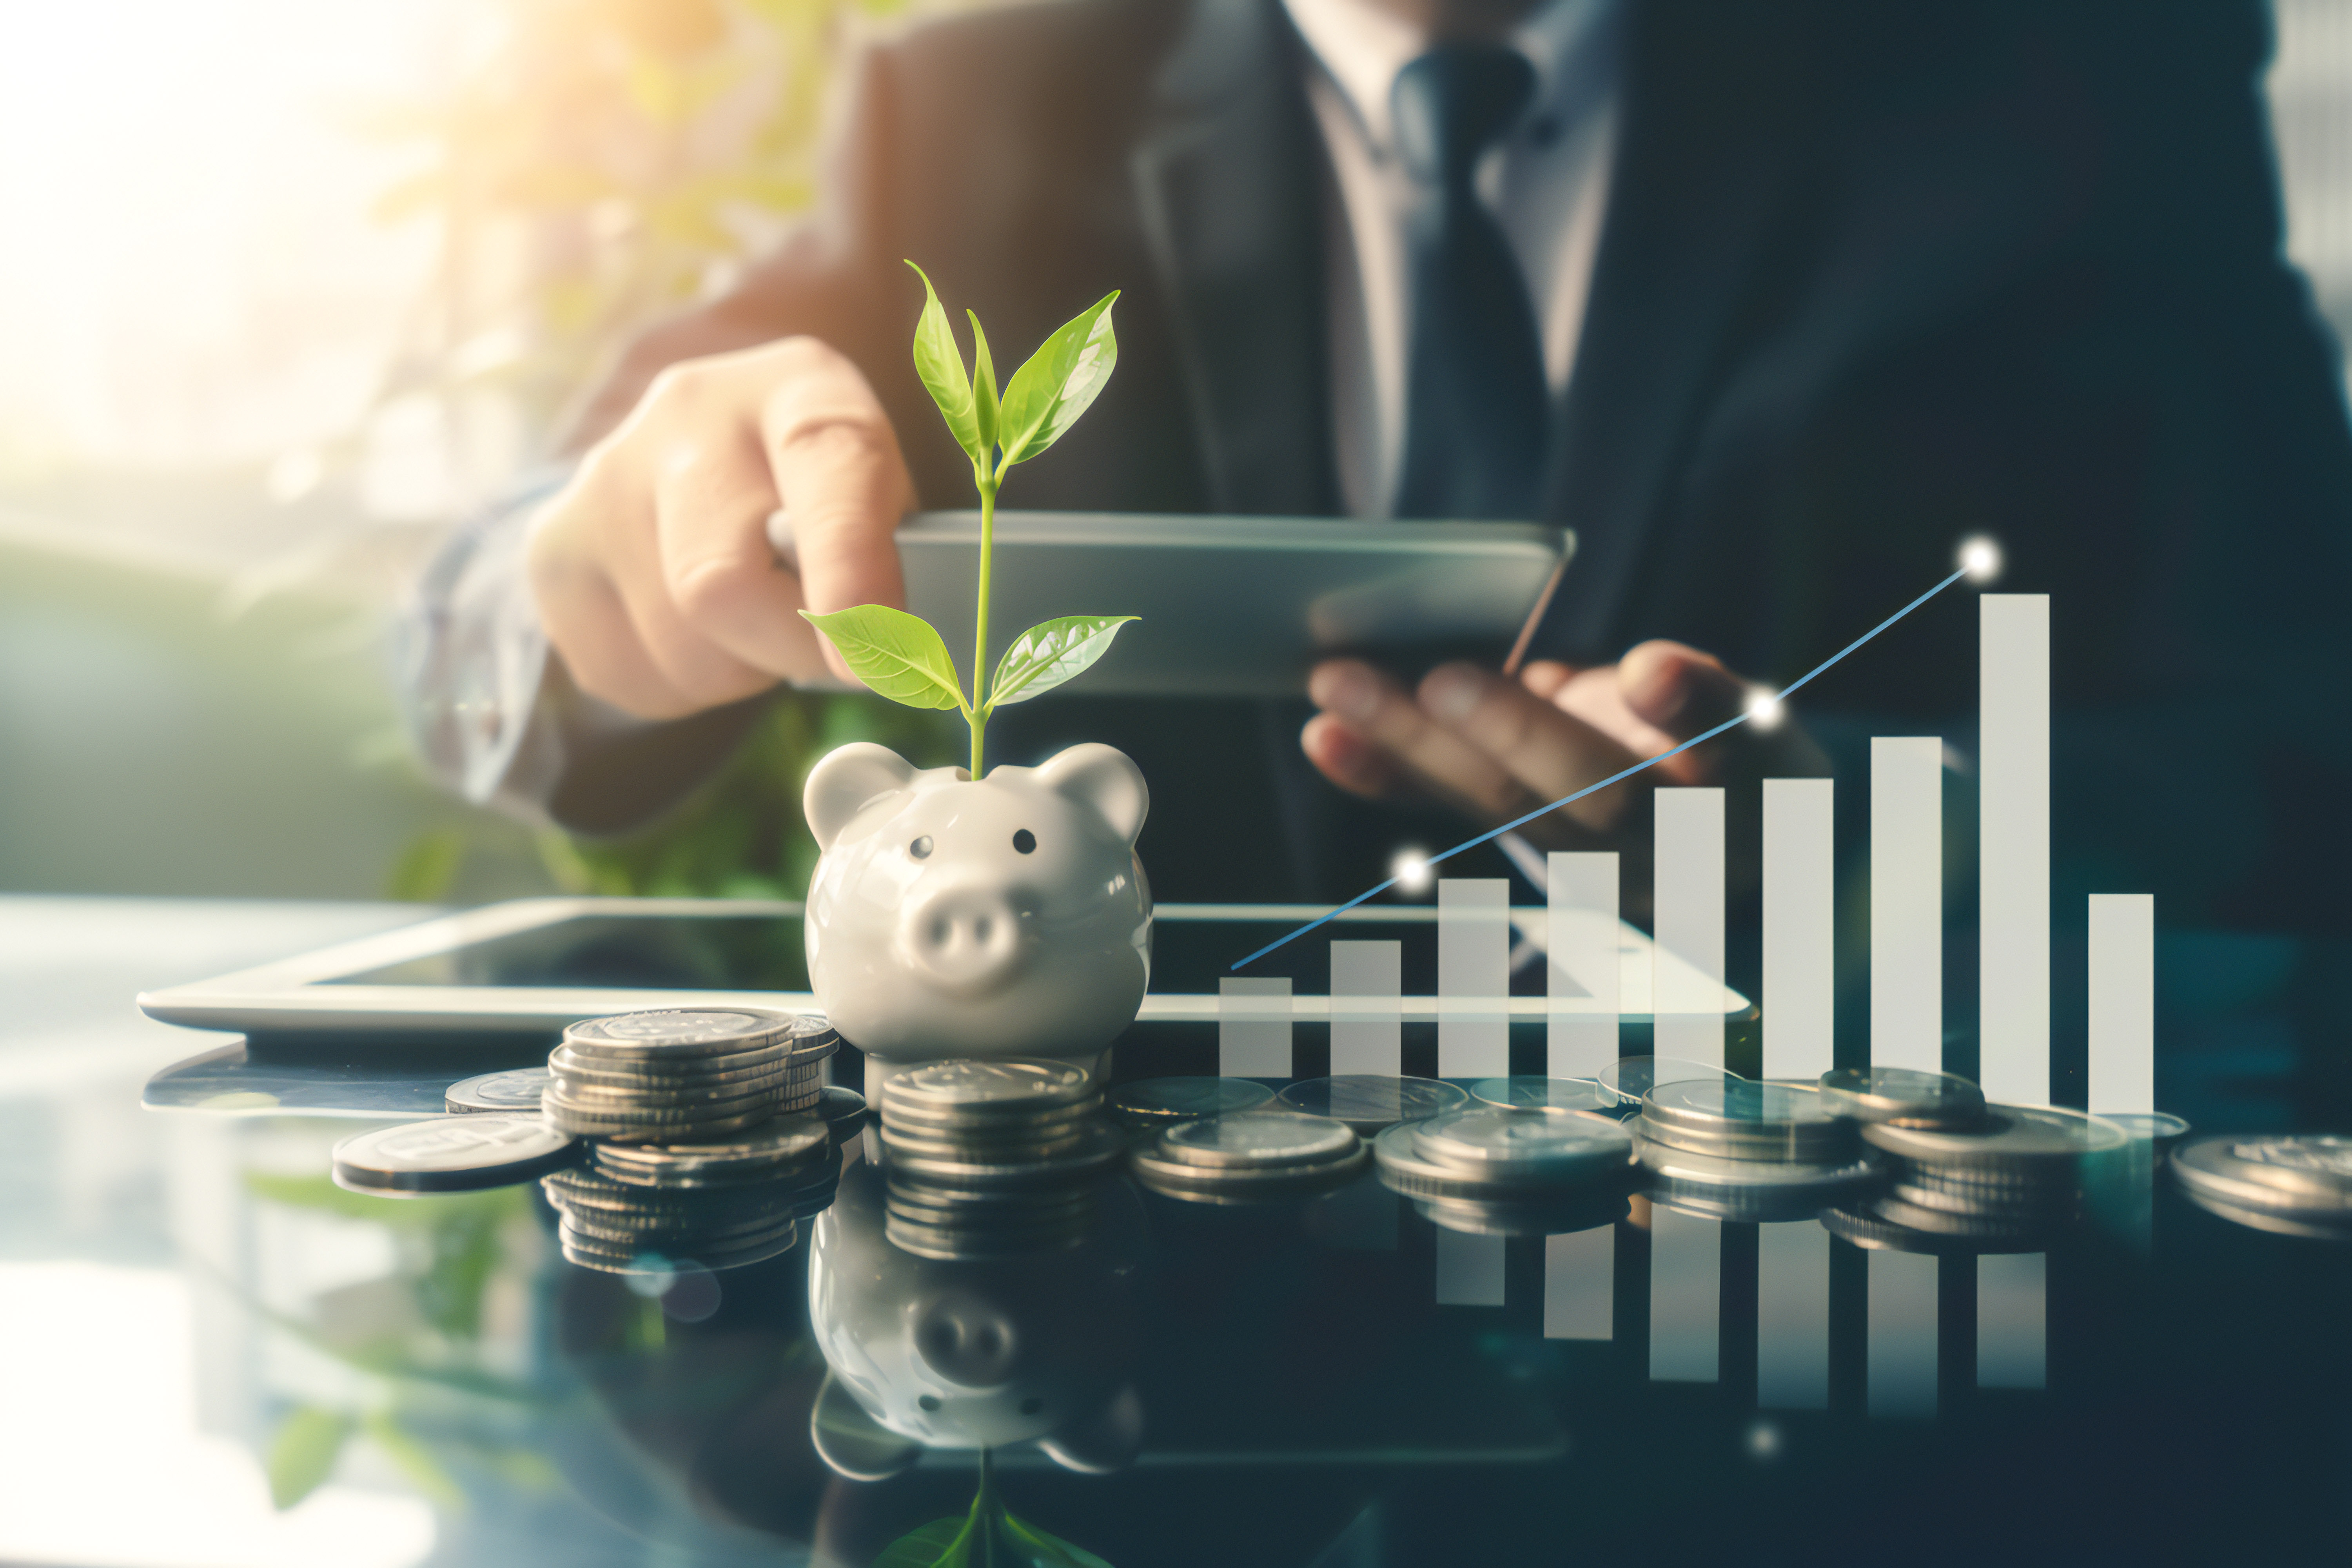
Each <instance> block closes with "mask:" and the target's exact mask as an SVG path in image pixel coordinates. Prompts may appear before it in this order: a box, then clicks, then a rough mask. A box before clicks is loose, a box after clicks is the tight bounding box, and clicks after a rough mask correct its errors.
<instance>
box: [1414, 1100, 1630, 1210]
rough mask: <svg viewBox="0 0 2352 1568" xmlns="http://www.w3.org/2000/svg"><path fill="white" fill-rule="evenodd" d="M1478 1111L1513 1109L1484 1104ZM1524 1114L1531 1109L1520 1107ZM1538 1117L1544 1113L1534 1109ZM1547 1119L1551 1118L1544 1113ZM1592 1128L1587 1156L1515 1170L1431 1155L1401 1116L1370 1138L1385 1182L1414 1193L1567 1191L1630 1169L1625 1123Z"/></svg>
mask: <svg viewBox="0 0 2352 1568" xmlns="http://www.w3.org/2000/svg"><path fill="white" fill-rule="evenodd" d="M1471 1114H1473V1115H1475V1116H1489V1115H1503V1116H1508V1115H1510V1114H1512V1113H1511V1112H1508V1111H1500V1110H1481V1111H1475V1112H1472V1113H1471ZM1519 1114H1521V1115H1527V1114H1528V1113H1526V1112H1521V1113H1519ZM1535 1114H1536V1115H1537V1116H1538V1118H1540V1114H1541V1113H1539V1112H1538V1113H1535ZM1544 1120H1549V1119H1544ZM1584 1126H1585V1127H1586V1128H1587V1129H1589V1130H1590V1131H1591V1151H1590V1154H1589V1156H1588V1157H1586V1158H1584V1159H1581V1160H1579V1161H1578V1162H1576V1163H1573V1164H1568V1165H1563V1166H1560V1167H1558V1168H1555V1169H1554V1170H1551V1171H1528V1170H1514V1169H1512V1168H1510V1167H1508V1166H1502V1165H1496V1164H1492V1163H1490V1164H1486V1165H1465V1164H1455V1163H1451V1162H1441V1161H1437V1160H1433V1159H1431V1158H1430V1157H1429V1156H1428V1155H1426V1154H1424V1153H1423V1152H1422V1150H1421V1147H1420V1139H1419V1137H1418V1136H1417V1133H1418V1131H1419V1129H1418V1128H1416V1127H1415V1126H1414V1124H1412V1123H1411V1122H1401V1123H1399V1124H1398V1125H1396V1126H1394V1127H1391V1128H1388V1129H1386V1130H1385V1131H1381V1132H1380V1133H1379V1134H1377V1135H1376V1136H1375V1137H1374V1138H1373V1139H1372V1157H1373V1159H1375V1160H1376V1161H1378V1162H1379V1163H1380V1171H1381V1182H1382V1183H1383V1184H1386V1185H1388V1186H1390V1187H1391V1188H1393V1189H1395V1190H1396V1191H1398V1192H1400V1193H1402V1194H1405V1195H1407V1196H1408V1197H1415V1198H1474V1199H1475V1198H1503V1197H1511V1196H1526V1195H1528V1194H1534V1193H1538V1192H1541V1193H1546V1194H1565V1193H1569V1192H1571V1191H1575V1190H1577V1189H1579V1188H1598V1187H1606V1186H1607V1185H1609V1184H1612V1183H1623V1182H1624V1181H1626V1180H1627V1179H1628V1178H1629V1177H1630V1176H1631V1174H1632V1170H1633V1166H1632V1158H1633V1139H1632V1138H1631V1137H1630V1136H1628V1135H1627V1133H1626V1132H1625V1131H1624V1129H1622V1128H1621V1127H1614V1126H1611V1125H1610V1124H1608V1123H1606V1122H1602V1121H1591V1122H1587V1123H1585V1124H1584Z"/></svg>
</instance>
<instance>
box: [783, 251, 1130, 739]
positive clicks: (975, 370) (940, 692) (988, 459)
mask: <svg viewBox="0 0 2352 1568" xmlns="http://www.w3.org/2000/svg"><path fill="white" fill-rule="evenodd" d="M907 265H908V266H909V267H914V268H915V276H916V277H918V278H920V279H922V280H923V300H924V303H923V315H922V320H920V321H918V322H917V323H916V324H915V371H916V374H919V375H920V376H921V377H922V379H923V385H924V386H925V387H927V388H928V389H929V392H930V395H931V400H932V401H933V402H935V403H937V404H938V405H940V415H941V416H944V417H945V418H946V420H947V424H948V431H949V433H950V435H952V436H953V437H955V438H956V444H957V445H958V446H961V447H962V448H963V449H964V452H965V455H967V456H968V457H970V458H971V479H972V483H973V485H974V486H975V487H977V488H978V489H979V491H980V605H979V615H978V616H977V619H978V623H979V625H978V629H977V630H976V631H975V633H974V634H973V637H972V648H971V691H970V693H969V694H967V693H966V692H965V690H964V689H963V685H962V681H961V678H960V677H959V676H958V675H957V674H956V668H955V661H954V660H953V659H952V658H950V657H949V656H948V645H947V642H946V640H945V639H944V638H942V637H940V634H939V630H938V628H936V627H935V626H932V625H931V624H930V623H929V621H926V620H924V619H923V618H922V617H921V616H910V615H908V613H907V612H906V611H904V610H894V609H891V608H890V607H889V606H888V605H851V606H850V607H849V608H848V609H845V610H835V611H832V612H830V613H829V614H825V615H811V614H810V613H809V612H808V611H806V610H803V611H802V612H801V614H802V615H803V616H807V618H808V619H809V621H810V622H811V623H812V624H814V626H816V628H817V630H819V631H821V632H823V633H824V635H825V637H827V638H828V639H829V640H830V641H831V642H832V644H833V646H834V647H836V648H838V649H839V650H840V651H841V657H842V660H843V662H845V663H846V664H847V665H848V666H849V668H850V672H851V673H852V674H854V675H856V677H857V679H860V680H862V681H864V682H865V683H866V685H867V686H869V687H872V688H873V689H875V690H876V691H877V692H878V693H880V694H881V695H882V696H884V697H887V698H888V699H890V700H892V701H893V702H903V703H905V704H906V705H907V706H908V707H909V708H953V709H956V710H960V711H961V713H962V714H963V716H964V721H966V722H967V723H969V724H970V725H971V776H972V777H973V778H975V779H977V778H979V777H980V776H981V772H982V768H981V763H982V737H983V736H984V735H985V733H986V731H987V729H988V716H989V714H991V713H992V712H994V711H995V710H997V709H999V708H1002V707H1004V706H1005V705H1006V704H1008V703H1013V702H1026V701H1028V700H1030V699H1031V698H1033V697H1038V696H1042V695H1044V694H1045V692H1048V691H1051V690H1052V689H1054V688H1055V687H1056V686H1059V685H1061V684H1062V683H1063V682H1064V681H1066V680H1067V679H1070V678H1071V677H1072V676H1074V675H1076V674H1078V673H1079V672H1080V671H1082V670H1084V669H1085V668H1087V666H1088V665H1091V664H1092V663H1094V662H1095V660H1097V659H1098V658H1102V656H1103V655H1104V654H1106V653H1108V651H1109V650H1110V644H1111V639H1112V638H1113V637H1117V636H1118V628H1119V627H1120V626H1124V625H1126V624H1127V623H1128V622H1129V621H1131V620H1134V619H1136V618H1137V617H1135V616H1057V617H1055V619H1053V620H1050V621H1047V622H1045V623H1044V624H1043V625H1041V626H1031V627H1030V628H1029V629H1028V630H1027V631H1025V632H1023V633H1022V634H1021V635H1020V637H1016V638H1015V639H1013V646H1012V647H1008V648H1006V649H1005V650H1004V657H1003V659H1001V660H999V661H998V663H997V666H996V674H995V676H994V677H993V678H992V679H991V680H990V681H989V683H988V686H987V688H986V689H985V690H983V689H982V687H981V683H980V672H981V671H982V670H983V669H985V668H988V590H989V565H990V561H989V556H990V552H991V549H992V546H993V544H994V542H995V534H996V492H997V489H998V488H999V487H1000V486H1001V485H1003V482H1004V475H1005V471H1006V470H1007V469H1009V468H1012V467H1013V464H1015V463H1025V462H1027V461H1028V460H1029V459H1030V458H1034V457H1035V456H1036V455H1037V454H1038V453H1040V452H1042V451H1044V450H1045V448H1046V447H1050V446H1052V445H1053V444H1054V443H1055V441H1057V440H1059V439H1061V437H1062V435H1063V433H1064V432H1065V431H1066V430H1068V429H1069V427H1070V426H1073V425H1075V424H1076V423H1077V420H1078V416H1079V415H1081V414H1084V413H1085V412H1086V411H1087V405H1089V404H1091V403H1093V402H1094V400H1095V397H1096V395H1097V394H1098V393H1100V392H1101V391H1102V389H1103V385H1104V384H1105V383H1106V382H1108V381H1109V380H1110V372H1111V367H1112V366H1113V365H1114V364H1116V363H1118V339H1117V338H1116V337H1114V336H1112V335H1111V330H1110V307H1111V301H1112V300H1116V299H1118V290H1117V289H1113V290H1111V292H1109V293H1108V294H1106V295H1104V296H1103V297H1102V298H1101V299H1100V300H1097V301H1096V302H1095V303H1094V304H1093V305H1091V306H1089V307H1088V308H1087V310H1083V311H1081V312H1079V314H1078V315H1077V316H1076V318H1074V319H1073V320H1071V321H1067V322H1066V323H1064V324H1063V325H1062V326H1061V327H1060V328H1059V329H1058V330H1056V331H1055V332H1054V334H1053V335H1052V336H1051V337H1049V338H1047V339H1046V340H1045V342H1043V343H1041V344H1040V345H1038V349H1037V352H1036V353H1034V354H1031V355H1030V356H1029V363H1026V364H1024V365H1023V366H1022V367H1021V368H1020V369H1019V370H1017V371H1014V372H1013V379H1012V381H1011V382H1010V383H1008V384H1006V385H1005V387H1004V389H1003V393H1002V394H1000V393H999V392H998V391H997V386H996V366H995V364H994V363H993V362H992V361H991V360H990V358H989V355H988V334H987V333H986V332H984V331H981V327H980V318H979V317H978V316H977V315H974V314H973V313H972V312H971V311H970V310H966V311H965V312H964V314H965V315H967V316H970V317H971V344H972V360H973V363H972V369H971V375H970V376H969V377H967V376H966V375H965V374H964V368H963V353H962V351H961V349H959V348H957V347H956V341H955V333H954V331H952V330H951V329H950V327H949V326H948V313H947V312H946V311H945V310H941V309H940V296H939V293H938V291H937V290H936V289H933V288H932V287H931V280H930V279H929V276H928V275H926V274H925V273H924V271H923V269H922V268H919V267H915V264H914V263H913V262H911V261H909V262H908V263H907Z"/></svg>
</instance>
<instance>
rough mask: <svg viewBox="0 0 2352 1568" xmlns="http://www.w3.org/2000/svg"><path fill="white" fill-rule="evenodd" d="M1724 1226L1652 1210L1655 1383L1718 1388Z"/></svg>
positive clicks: (1652, 1373)
mask: <svg viewBox="0 0 2352 1568" xmlns="http://www.w3.org/2000/svg"><path fill="white" fill-rule="evenodd" d="M1722 1303H1723V1222H1722V1221H1720V1220H1713V1219H1707V1218H1705V1217H1703V1216H1701V1215H1686V1214H1676V1213H1675V1211H1674V1210H1672V1209H1666V1208H1660V1207H1657V1206H1656V1205H1652V1207H1651V1209H1650V1378H1651V1381H1652V1382H1654V1383H1713V1382H1714V1381H1715V1380H1716V1378H1717V1375H1718V1372H1717V1362H1718V1352H1719V1351H1720V1348H1721V1338H1722V1331H1721V1329H1720V1327H1719V1324H1720V1321H1721V1317H1722Z"/></svg>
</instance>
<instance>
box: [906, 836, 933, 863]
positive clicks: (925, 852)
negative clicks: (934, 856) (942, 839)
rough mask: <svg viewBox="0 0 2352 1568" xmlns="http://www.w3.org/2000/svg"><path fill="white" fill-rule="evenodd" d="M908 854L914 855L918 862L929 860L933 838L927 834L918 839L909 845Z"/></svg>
mask: <svg viewBox="0 0 2352 1568" xmlns="http://www.w3.org/2000/svg"><path fill="white" fill-rule="evenodd" d="M907 853H908V854H909V855H912V856H913V857H914V858H916V859H918V860H928V859H929V858H931V836H930V835H929V834H928V833H926V834H924V835H923V836H922V837H920V838H918V839H916V840H915V841H914V842H913V843H912V844H909V845H908V846H907Z"/></svg>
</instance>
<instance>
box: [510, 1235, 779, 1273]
mask: <svg viewBox="0 0 2352 1568" xmlns="http://www.w3.org/2000/svg"><path fill="white" fill-rule="evenodd" d="M556 1235H557V1239H558V1240H560V1241H561V1242H562V1245H563V1260H564V1261H565V1262H567V1263H572V1264H576V1265H578V1266H579V1267H581V1268H593V1269H596V1270H598V1271H600V1272H602V1273H606V1274H667V1273H670V1272H672V1271H673V1269H674V1268H675V1266H676V1265H677V1264H680V1263H693V1264H698V1265H699V1266H700V1267H702V1268H707V1269H709V1270H710V1271H711V1272H712V1273H714V1274H716V1273H718V1272H719V1270H721V1269H726V1268H750V1267H751V1265H752V1264H754V1263H765V1262H767V1261H769V1260H770V1259H771V1258H781V1257H782V1256H783V1255H784V1254H785V1253H787V1252H790V1251H791V1250H792V1249H793V1247H794V1246H795V1245H796V1244H797V1243H798V1242H799V1240H800V1226H799V1225H798V1224H797V1223H793V1224H788V1225H786V1226H783V1227H782V1228H781V1229H780V1230H778V1231H776V1232H775V1233H774V1234H773V1235H772V1236H770V1237H763V1238H761V1239H760V1240H759V1241H756V1242H753V1243H751V1244H749V1245H745V1246H740V1247H702V1246H698V1247H694V1248H692V1249H691V1250H688V1249H687V1248H684V1247H678V1248H675V1249H666V1248H657V1247H637V1246H634V1245H632V1244H629V1243H614V1242H608V1241H602V1240H599V1239H598V1238H596V1237H585V1236H582V1235H580V1234H578V1233H577V1232H574V1231H571V1230H568V1229H566V1228H565V1227H564V1226H562V1225H558V1226H557V1227H556Z"/></svg>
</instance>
